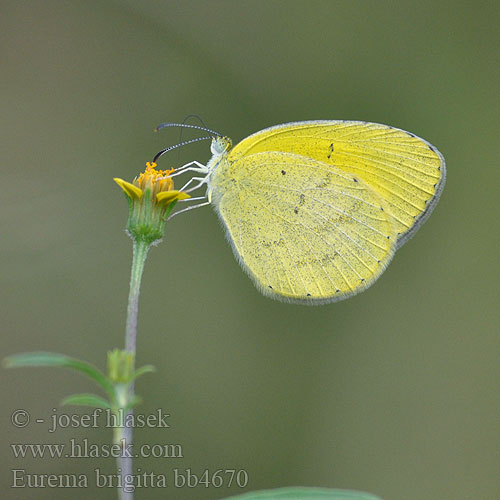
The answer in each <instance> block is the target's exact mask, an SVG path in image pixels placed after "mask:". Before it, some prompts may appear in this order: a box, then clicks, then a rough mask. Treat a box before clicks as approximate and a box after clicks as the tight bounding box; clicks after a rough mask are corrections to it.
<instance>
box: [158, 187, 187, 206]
mask: <svg viewBox="0 0 500 500" xmlns="http://www.w3.org/2000/svg"><path fill="white" fill-rule="evenodd" d="M187 198H191V196H189V195H188V194H187V193H184V192H183V191H177V190H175V189H173V190H172V191H162V192H161V193H158V194H157V195H156V201H157V202H158V203H172V202H173V201H174V200H186V199H187Z"/></svg>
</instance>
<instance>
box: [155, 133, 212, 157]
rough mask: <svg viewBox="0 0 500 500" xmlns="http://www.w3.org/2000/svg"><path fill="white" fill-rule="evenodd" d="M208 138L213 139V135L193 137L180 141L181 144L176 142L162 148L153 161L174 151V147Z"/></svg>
mask: <svg viewBox="0 0 500 500" xmlns="http://www.w3.org/2000/svg"><path fill="white" fill-rule="evenodd" d="M208 139H213V137H212V136H211V135H209V136H207V137H197V138H196V139H191V140H189V141H184V142H180V143H179V144H174V145H173V146H169V147H168V148H165V149H162V150H161V151H160V152H159V153H156V155H155V157H154V158H153V163H156V162H157V160H158V158H160V156H163V155H164V154H165V153H168V152H169V151H172V150H173V149H177V148H180V147H182V146H186V145H188V144H192V143H193V142H198V141H206V140H208Z"/></svg>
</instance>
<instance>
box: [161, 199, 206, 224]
mask: <svg viewBox="0 0 500 500" xmlns="http://www.w3.org/2000/svg"><path fill="white" fill-rule="evenodd" d="M205 205H210V202H209V201H206V202H204V203H198V205H192V206H190V207H186V208H183V209H182V210H178V211H177V212H174V213H173V214H172V215H170V217H169V218H168V219H167V220H170V219H171V218H172V217H175V216H176V215H179V214H182V212H187V211H188V210H194V209H195V208H200V207H204V206H205Z"/></svg>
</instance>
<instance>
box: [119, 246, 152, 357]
mask: <svg viewBox="0 0 500 500" xmlns="http://www.w3.org/2000/svg"><path fill="white" fill-rule="evenodd" d="M149 246H150V245H149V243H146V242H145V241H142V240H135V241H134V255H133V259H132V271H131V274H130V292H129V295H128V307H127V326H126V329H125V349H126V350H127V351H129V352H131V353H133V354H134V357H135V352H136V338H137V317H138V313H139V293H140V289H141V278H142V273H143V271H144V264H145V262H146V257H147V255H148V250H149Z"/></svg>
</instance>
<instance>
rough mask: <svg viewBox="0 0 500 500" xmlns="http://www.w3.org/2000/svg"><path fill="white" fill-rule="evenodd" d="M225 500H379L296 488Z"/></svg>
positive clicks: (359, 494)
mask: <svg viewBox="0 0 500 500" xmlns="http://www.w3.org/2000/svg"><path fill="white" fill-rule="evenodd" d="M225 500H380V498H379V497H376V496H375V495H372V494H370V493H363V492H361V491H351V490H336V489H335V490H332V489H325V488H301V487H297V488H277V489H274V490H260V491H252V492H250V493H244V494H243V495H237V496H233V497H228V498H226V499H225Z"/></svg>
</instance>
